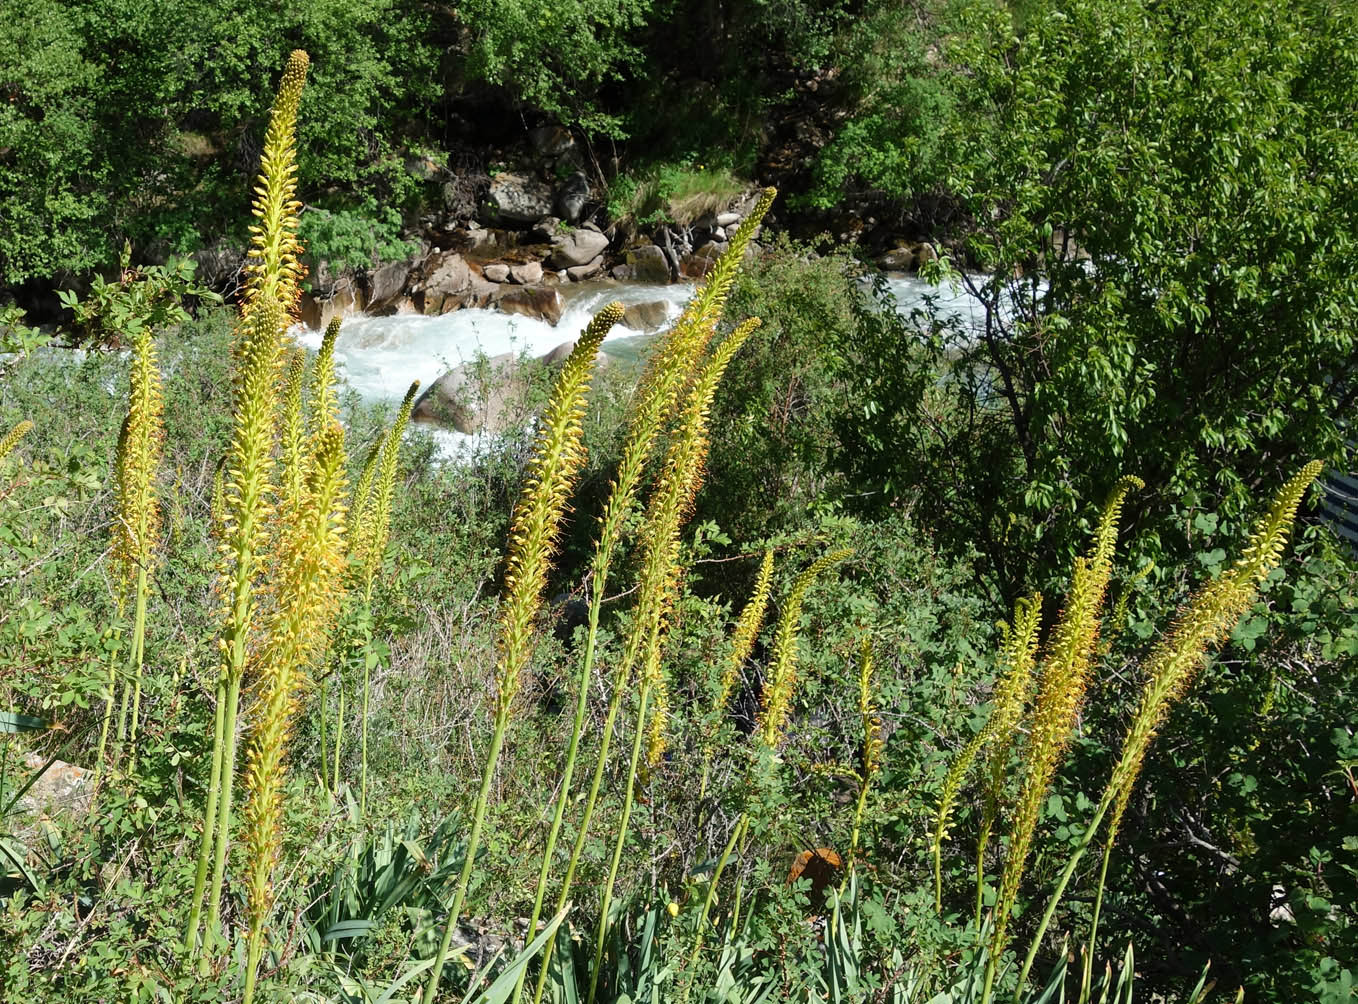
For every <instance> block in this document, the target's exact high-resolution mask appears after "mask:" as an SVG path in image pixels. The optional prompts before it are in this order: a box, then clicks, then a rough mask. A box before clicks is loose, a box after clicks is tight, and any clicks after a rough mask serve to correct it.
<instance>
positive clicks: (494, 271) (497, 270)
mask: <svg viewBox="0 0 1358 1004" xmlns="http://www.w3.org/2000/svg"><path fill="white" fill-rule="evenodd" d="M481 273H482V274H483V275H484V276H485V277H486V278H487V279H489V280H490V281H491V282H508V281H509V266H508V265H506V264H505V263H504V262H502V261H497V262H493V263H492V264H490V265H487V266H486V267H485V268H483V269H482V270H481Z"/></svg>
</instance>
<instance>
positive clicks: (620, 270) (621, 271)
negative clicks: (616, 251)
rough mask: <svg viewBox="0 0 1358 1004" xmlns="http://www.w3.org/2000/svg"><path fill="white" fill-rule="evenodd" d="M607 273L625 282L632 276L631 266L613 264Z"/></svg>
mask: <svg viewBox="0 0 1358 1004" xmlns="http://www.w3.org/2000/svg"><path fill="white" fill-rule="evenodd" d="M608 274H609V275H611V276H612V277H613V278H614V279H617V280H618V281H619V282H626V281H627V280H628V279H630V278H632V266H631V265H614V266H613V267H612V268H610V269H609V270H608Z"/></svg>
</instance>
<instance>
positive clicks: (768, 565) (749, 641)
mask: <svg viewBox="0 0 1358 1004" xmlns="http://www.w3.org/2000/svg"><path fill="white" fill-rule="evenodd" d="M772 581H773V550H772V548H770V549H769V550H767V551H765V552H764V563H763V564H762V565H760V566H759V574H758V575H757V576H756V577H755V580H754V589H753V590H752V591H751V593H750V599H749V601H748V602H747V603H746V604H745V608H744V609H743V610H741V611H740V617H739V618H737V619H736V626H735V630H734V631H732V632H731V654H730V655H729V656H727V659H726V668H725V669H724V670H723V672H722V674H721V686H720V688H719V689H718V691H717V700H716V704H715V705H714V708H715V710H716V711H717V712H718V713H720V712H722V711H724V710H726V705H727V704H728V703H730V700H731V694H732V692H733V691H734V690H735V689H736V680H737V679H739V677H740V671H741V670H742V669H743V668H744V666H745V663H746V662H748V661H749V659H750V653H751V652H753V651H754V643H755V641H756V640H757V639H758V637H759V629H760V628H761V627H763V625H764V613H765V611H766V610H767V609H768V605H769V584H770V583H771V582H772Z"/></svg>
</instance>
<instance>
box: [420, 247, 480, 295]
mask: <svg viewBox="0 0 1358 1004" xmlns="http://www.w3.org/2000/svg"><path fill="white" fill-rule="evenodd" d="M422 271H423V278H421V279H420V280H419V282H417V283H415V284H414V285H412V287H411V289H412V290H413V291H416V292H418V291H424V292H428V293H441V294H444V295H448V294H451V293H461V292H464V291H465V290H466V289H467V288H468V287H469V286H470V285H471V269H470V268H468V267H467V263H466V262H465V261H464V260H463V259H462V256H461V255H460V254H457V253H456V252H454V251H443V252H440V253H437V254H432V255H430V256H429V257H428V258H427V259H426V260H425V263H424V268H423V270H422Z"/></svg>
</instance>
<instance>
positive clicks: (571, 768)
mask: <svg viewBox="0 0 1358 1004" xmlns="http://www.w3.org/2000/svg"><path fill="white" fill-rule="evenodd" d="M611 552H612V544H611V542H609V543H608V546H607V549H606V550H604V549H601V550H600V552H599V553H600V557H599V560H598V562H597V563H596V568H595V573H594V580H595V583H594V588H593V594H594V595H593V596H592V597H591V599H590V604H589V633H588V634H587V635H586V637H585V656H584V659H583V661H582V662H581V667H580V681H579V686H578V688H577V690H578V693H577V694H576V698H575V717H574V718H573V719H572V720H571V738H570V742H569V743H568V744H567V746H566V766H565V768H564V770H563V771H562V773H561V787H560V791H559V792H558V794H557V797H556V806H555V808H554V809H553V810H552V825H551V827H550V829H549V830H548V831H547V843H546V845H545V846H544V847H543V849H542V864H541V866H540V867H539V868H538V884H537V890H536V891H535V892H534V893H533V910H532V914H531V916H530V917H529V920H528V934H527V938H528V940H530V941H531V940H532V939H533V938H534V937H535V936H536V935H537V929H538V921H539V920H541V919H542V901H543V899H545V898H546V894H547V878H548V875H549V874H550V872H551V868H552V856H553V855H554V853H555V852H556V842H557V840H558V838H559V837H560V836H561V824H562V821H563V820H564V819H565V816H566V803H567V802H569V801H570V792H571V778H572V777H573V776H574V775H575V760H576V757H577V755H578V754H579V751H580V735H581V733H582V732H583V731H584V726H585V712H586V710H587V708H588V706H589V681H590V678H591V676H592V674H593V670H594V647H595V640H596V638H597V636H598V633H599V608H600V607H601V606H602V605H603V597H604V585H605V584H606V583H607V581H608V565H609V558H610V557H611ZM553 940H554V939H553ZM548 948H549V949H550V943H549V945H548ZM543 970H544V971H545V970H546V963H545V962H544V964H543ZM527 978H528V967H527V966H524V967H523V968H522V969H521V970H519V979H518V982H517V983H515V984H514V998H513V1000H514V1004H518V1002H519V998H520V996H521V995H522V994H523V984H524V980H526V979H527Z"/></svg>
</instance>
